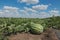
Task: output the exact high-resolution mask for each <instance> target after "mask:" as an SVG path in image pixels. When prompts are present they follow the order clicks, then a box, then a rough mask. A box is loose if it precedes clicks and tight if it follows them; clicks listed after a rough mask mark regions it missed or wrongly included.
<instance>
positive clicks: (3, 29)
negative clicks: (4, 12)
mask: <svg viewBox="0 0 60 40" xmlns="http://www.w3.org/2000/svg"><path fill="white" fill-rule="evenodd" d="M31 23H32V24H33V25H32V24H31ZM35 24H38V25H39V26H40V25H42V27H43V29H42V28H41V27H40V28H41V30H43V32H44V31H45V30H47V29H48V28H53V29H57V30H60V17H59V16H58V17H50V18H42V19H39V18H2V17H1V18H0V40H8V39H7V36H10V35H11V34H17V33H22V32H24V33H29V32H31V31H33V30H34V31H33V32H35V33H34V34H38V35H40V33H41V31H38V30H37V28H35V26H34V25H35ZM38 25H37V27H39V26H38ZM31 26H32V27H31ZM35 29H36V30H37V31H36V30H35ZM38 29H39V28H38ZM39 30H40V29H39ZM41 34H42V33H41Z"/></svg>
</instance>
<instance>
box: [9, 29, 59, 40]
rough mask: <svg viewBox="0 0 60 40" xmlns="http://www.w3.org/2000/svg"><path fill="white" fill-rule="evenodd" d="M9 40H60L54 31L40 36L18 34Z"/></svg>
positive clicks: (48, 31) (47, 31) (50, 30)
mask: <svg viewBox="0 0 60 40" xmlns="http://www.w3.org/2000/svg"><path fill="white" fill-rule="evenodd" d="M8 39H9V40H59V39H58V38H57V36H56V34H55V32H54V31H53V30H52V29H47V30H46V31H45V32H43V33H41V34H40V35H36V34H31V33H17V34H16V35H13V34H12V35H10V36H9V37H8Z"/></svg>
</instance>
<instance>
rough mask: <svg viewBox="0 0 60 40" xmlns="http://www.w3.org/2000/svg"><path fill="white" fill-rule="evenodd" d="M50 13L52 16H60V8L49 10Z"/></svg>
mask: <svg viewBox="0 0 60 40" xmlns="http://www.w3.org/2000/svg"><path fill="white" fill-rule="evenodd" d="M49 13H50V14H51V16H53V15H54V16H60V14H59V10H51V11H49Z"/></svg>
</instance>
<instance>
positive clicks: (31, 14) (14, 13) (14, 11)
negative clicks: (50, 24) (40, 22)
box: [0, 6, 60, 18]
mask: <svg viewBox="0 0 60 40" xmlns="http://www.w3.org/2000/svg"><path fill="white" fill-rule="evenodd" d="M52 15H55V16H58V15H60V14H59V11H58V10H50V11H49V12H44V11H40V12H39V11H37V10H34V9H32V8H28V7H24V9H19V8H17V7H11V6H4V7H3V9H2V10H0V17H23V18H47V17H51V16H52Z"/></svg>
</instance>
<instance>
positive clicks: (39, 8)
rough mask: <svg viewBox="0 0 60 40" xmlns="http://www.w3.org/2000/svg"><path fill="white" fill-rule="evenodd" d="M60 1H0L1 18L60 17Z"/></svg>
mask: <svg viewBox="0 0 60 40" xmlns="http://www.w3.org/2000/svg"><path fill="white" fill-rule="evenodd" d="M59 4H60V0H0V17H25V18H46V17H51V16H53V15H55V16H60V5H59Z"/></svg>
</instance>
